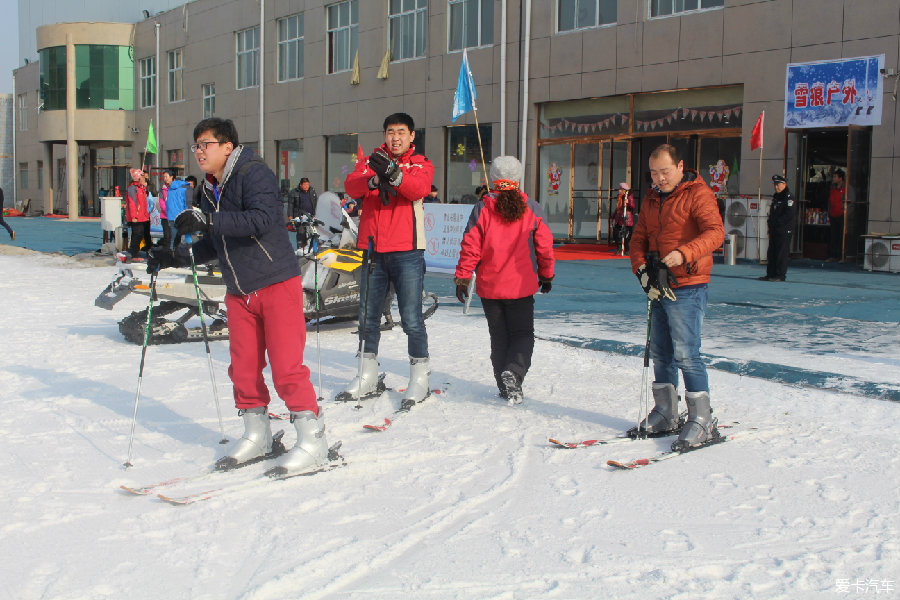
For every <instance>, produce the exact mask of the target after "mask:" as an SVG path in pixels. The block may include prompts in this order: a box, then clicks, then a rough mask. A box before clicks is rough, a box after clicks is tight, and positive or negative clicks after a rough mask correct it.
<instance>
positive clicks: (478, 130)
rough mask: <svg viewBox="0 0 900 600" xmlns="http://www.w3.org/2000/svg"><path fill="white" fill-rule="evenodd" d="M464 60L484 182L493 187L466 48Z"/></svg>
mask: <svg viewBox="0 0 900 600" xmlns="http://www.w3.org/2000/svg"><path fill="white" fill-rule="evenodd" d="M463 60H464V61H465V65H466V83H467V85H468V86H469V95H470V96H471V97H472V114H473V115H474V116H475V133H476V134H477V135H478V151H479V152H480V153H481V170H482V171H483V172H484V184H485V185H486V186H487V187H488V189H490V188H491V181H490V179H488V174H487V165H486V164H485V162H484V145H483V144H482V142H481V127H480V126H479V125H478V107H477V106H475V80H474V79H473V78H472V68H471V67H470V66H469V56H468V54H467V53H466V48H463Z"/></svg>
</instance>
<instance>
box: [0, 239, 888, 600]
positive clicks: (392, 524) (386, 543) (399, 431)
mask: <svg viewBox="0 0 900 600" xmlns="http://www.w3.org/2000/svg"><path fill="white" fill-rule="evenodd" d="M14 252H15V249H10V250H6V251H5V253H0V273H2V274H3V277H2V278H0V302H2V306H3V310H2V314H0V331H2V335H3V340H4V343H3V351H2V352H0V389H2V394H0V415H2V420H0V440H2V442H0V448H2V452H0V472H2V473H3V482H2V483H0V510H2V515H3V519H2V521H0V556H2V557H3V560H2V561H0V581H2V582H3V585H2V586H0V598H11V599H17V600H18V599H28V600H30V599H38V598H41V599H43V598H53V599H66V600H68V599H85V598H90V599H107V598H109V599H113V598H116V599H118V598H125V597H127V598H130V599H143V598H147V599H156V598H167V599H182V598H183V599H217V600H220V599H236V598H246V599H253V600H260V599H268V598H273V599H274V598H329V599H330V598H335V599H351V598H366V599H370V598H375V599H382V598H383V599H395V598H417V599H419V598H420V599H445V598H464V599H470V598H472V599H475V598H477V599H519V598H563V599H581V598H642V599H644V598H676V599H682V598H683V599H688V598H690V599H694V598H830V597H861V596H863V595H866V596H867V597H868V596H877V597H885V598H891V597H898V596H900V591H898V590H900V542H898V529H900V527H898V525H900V517H898V515H900V486H898V481H900V441H898V440H900V419H898V410H900V405H898V404H897V403H896V402H891V401H885V400H880V399H875V398H872V397H867V396H863V395H853V394H848V393H837V392H832V391H822V390H818V389H813V388H810V387H797V386H787V385H782V384H778V383H773V382H771V381H767V380H765V379H758V378H751V377H742V376H740V375H736V374H731V373H728V372H724V371H722V370H711V371H710V378H711V387H712V395H713V403H714V407H715V408H716V414H717V415H718V416H719V419H720V421H722V422H733V421H737V422H739V423H740V425H737V426H735V428H734V429H733V430H732V433H733V435H735V438H734V439H733V440H731V441H729V442H727V443H725V444H721V445H718V446H715V447H711V448H708V449H704V450H702V451H699V452H696V453H692V454H688V455H685V456H681V457H678V458H676V459H674V460H671V461H667V462H663V463H660V464H657V465H653V466H651V467H648V468H646V469H640V470H637V471H633V472H624V471H613V470H611V469H610V468H609V467H607V466H606V461H607V460H608V459H613V458H614V459H631V458H636V457H640V456H652V455H653V454H655V453H657V452H660V451H662V450H664V449H666V447H667V445H668V443H669V442H670V441H671V440H645V441H638V442H629V443H626V444H618V445H612V446H600V447H592V448H585V449H579V450H558V449H555V448H552V447H550V446H549V445H548V443H547V438H548V437H558V438H562V439H565V440H573V441H574V440H581V439H589V438H604V437H611V436H615V435H616V434H617V433H619V432H621V431H622V430H623V429H625V428H627V427H629V426H630V425H631V424H632V422H633V420H634V418H635V417H636V414H637V404H638V398H639V390H640V382H641V371H642V369H641V362H640V359H639V358H636V357H635V356H628V355H622V354H616V353H607V352H600V351H596V350H591V349H587V348H579V347H575V346H573V345H570V344H568V343H567V344H563V343H560V342H559V341H548V340H547V339H540V340H538V342H537V345H536V348H535V360H534V365H533V367H532V371H531V373H530V374H529V377H528V379H527V380H526V382H525V394H526V401H525V403H524V404H523V405H521V406H519V407H515V408H513V407H509V406H507V405H505V404H504V403H503V402H501V401H500V400H499V399H498V398H497V397H496V395H495V389H494V387H493V381H492V377H491V374H490V367H489V360H488V336H487V330H486V326H485V322H484V318H483V317H482V316H481V315H480V314H479V311H478V310H475V311H474V314H470V315H463V314H462V310H461V306H460V305H459V304H458V303H456V302H455V300H453V301H451V300H452V299H451V298H450V297H446V298H443V300H444V303H443V304H442V306H441V308H440V309H439V310H438V312H437V313H436V314H435V316H434V317H432V318H431V319H430V320H429V321H428V331H429V336H430V347H431V353H432V367H433V375H432V383H433V385H434V386H442V387H446V392H445V393H444V394H441V395H439V396H436V397H434V398H432V399H430V400H428V401H427V402H426V403H423V404H422V405H421V406H419V407H417V408H416V409H415V411H414V412H413V413H410V414H409V415H408V416H407V417H406V418H403V419H400V420H398V421H397V423H396V424H395V426H394V427H393V428H391V429H389V430H388V431H387V432H384V433H373V432H368V431H365V430H363V428H362V427H361V425H363V424H366V423H377V422H380V421H381V419H382V417H383V416H385V415H386V414H388V413H389V412H390V411H391V410H392V408H393V407H394V406H395V405H396V404H397V402H398V400H399V396H398V395H397V394H396V393H389V394H387V395H385V396H383V397H382V398H381V399H379V400H378V401H374V402H372V401H370V402H369V403H367V404H366V406H365V407H364V409H363V410H361V411H357V410H354V409H353V407H352V405H343V404H342V405H337V404H334V403H332V402H327V403H325V404H324V405H323V407H324V410H325V414H326V418H327V426H328V431H327V433H328V438H329V441H331V442H334V441H337V440H342V442H343V454H344V456H345V457H346V459H347V461H348V465H347V466H346V467H345V468H342V469H338V470H335V471H331V472H328V473H324V474H320V475H316V476H314V477H311V478H296V479H292V480H288V481H284V482H266V483H264V484H262V485H259V486H256V487H253V488H249V489H244V490H242V491H235V492H233V493H231V494H225V495H222V496H220V497H217V498H214V499H211V500H208V501H206V502H201V503H198V504H194V505H190V506H183V507H175V506H171V505H169V504H166V503H164V502H162V501H159V500H157V499H156V498H155V497H150V496H148V497H136V496H131V495H127V494H125V493H123V492H121V491H120V490H119V486H120V485H122V484H144V483H149V482H153V481H157V480H161V479H165V478H168V477H172V476H178V475H184V474H189V473H193V472H197V471H200V470H202V469H204V468H206V467H208V466H209V465H211V464H212V462H213V461H214V460H215V459H216V458H217V457H218V456H220V455H221V453H222V447H221V446H220V445H219V444H218V441H219V439H220V437H221V436H220V434H219V427H218V419H217V417H216V409H215V405H214V402H213V396H212V392H211V387H210V378H209V374H208V370H207V362H206V355H205V351H204V347H203V344H202V343H199V344H198V343H194V344H180V345H175V346H164V347H160V346H153V347H150V348H149V350H148V352H147V359H146V367H145V372H144V377H143V388H142V395H141V402H140V406H139V410H138V418H137V422H138V425H137V429H136V434H135V443H134V457H133V463H134V466H133V467H132V468H130V469H128V470H127V471H126V470H124V469H123V467H122V463H123V462H124V461H125V458H126V455H127V450H128V441H129V432H130V425H131V417H132V410H133V407H134V399H135V390H136V384H137V372H138V364H139V360H140V347H138V346H135V345H132V344H129V343H127V342H125V341H124V339H123V338H122V337H121V335H120V334H119V332H118V329H117V322H118V320H120V319H121V318H123V317H124V316H126V315H127V314H129V313H130V312H131V311H133V310H140V309H143V308H144V307H145V306H146V297H145V296H139V295H135V294H133V295H131V296H129V297H128V298H126V299H125V300H124V301H122V303H120V304H119V305H118V306H116V308H115V310H114V311H112V312H107V311H104V310H101V309H99V308H95V307H94V306H93V300H94V298H95V297H96V295H97V294H98V293H99V291H100V290H101V289H102V288H103V287H104V286H105V285H106V284H107V283H108V282H109V279H110V278H111V276H112V273H113V269H112V268H111V267H108V266H107V267H103V268H101V267H97V266H96V265H95V263H93V262H84V261H79V260H76V259H74V258H68V257H61V256H48V255H39V254H32V253H30V252H27V251H24V250H23V251H19V252H18V253H14ZM449 290H450V286H449V285H448V287H447V289H445V290H438V292H439V293H441V294H448V293H449ZM557 291H558V292H560V293H564V290H563V289H560V290H557V289H556V288H554V293H556V292H557ZM542 302H543V300H542ZM637 302H638V303H639V302H640V301H639V300H637ZM542 306H543V307H544V308H545V309H546V308H547V305H545V304H544V305H542ZM711 312H713V311H711ZM635 313H636V314H637V315H639V314H640V307H639V306H638V308H637V310H636V311H635ZM542 314H544V315H545V316H544V318H543V319H542V320H541V321H540V322H539V324H538V330H539V332H540V333H541V336H542V337H543V338H551V337H554V336H555V337H558V338H563V337H566V336H570V337H574V336H579V337H580V339H582V340H584V339H588V338H590V337H591V336H592V335H594V334H596V335H597V336H598V337H601V338H605V339H606V338H610V339H614V336H615V335H616V334H615V331H620V332H621V334H620V336H621V337H620V339H619V341H621V342H623V343H629V344H640V339H641V332H640V330H639V329H638V331H637V332H636V331H635V330H634V329H633V328H622V327H616V328H612V327H603V326H602V322H603V317H602V316H601V315H598V318H597V322H596V323H590V322H582V323H580V324H579V323H573V321H572V319H571V318H570V317H560V318H558V319H556V320H554V318H553V317H552V316H546V313H542ZM635 319H636V320H635V323H639V322H640V320H641V319H640V317H639V316H638V317H635ZM597 323H600V325H598V324H597ZM591 327H594V328H599V329H594V330H591ZM707 327H708V329H707V335H706V336H705V339H704V342H705V346H704V347H705V349H706V351H708V352H710V353H711V354H716V355H719V356H723V357H725V358H727V359H732V360H741V359H742V358H747V357H754V356H756V357H757V358H758V355H757V354H756V353H755V351H754V350H753V349H752V348H750V345H751V344H750V342H749V341H746V342H745V343H740V342H735V341H734V339H737V338H739V336H738V335H737V333H736V331H735V330H734V328H732V329H727V328H724V327H723V326H722V324H721V323H719V324H717V323H716V321H715V318H714V316H713V315H710V317H709V319H708V321H707ZM735 327H737V326H735ZM806 327H807V324H803V323H798V324H797V326H796V328H794V329H793V330H788V331H780V330H779V334H778V335H780V336H782V337H784V338H786V339H787V340H789V339H790V338H793V339H794V340H796V341H798V343H797V344H796V345H795V346H794V347H793V349H791V348H788V347H787V346H788V344H787V343H786V342H785V343H783V344H779V343H778V341H777V340H773V342H772V343H771V344H769V345H767V346H765V352H766V356H765V360H767V361H768V362H771V363H782V364H791V363H796V364H804V365H805V366H806V367H807V368H819V369H824V368H825V367H828V369H830V370H834V371H835V372H837V373H841V372H842V371H841V370H840V368H839V365H840V364H841V360H840V359H841V357H840V356H837V357H836V356H834V355H833V354H832V355H830V356H828V357H825V358H821V357H820V356H816V352H814V351H813V349H810V348H808V347H806V345H805V344H803V343H799V342H800V340H802V339H803V338H804V331H805V328H806ZM859 327H869V325H865V324H859ZM871 327H872V331H873V335H883V336H887V337H886V338H885V340H884V342H885V344H887V345H888V346H890V347H894V346H896V344H897V337H898V334H897V330H896V329H894V330H893V331H892V330H891V329H890V327H895V326H893V325H885V324H884V323H881V324H878V325H872V326H871ZM352 329H353V328H352V327H351V326H348V325H340V326H339V325H326V326H323V327H322V328H321V333H320V342H321V363H322V384H323V390H322V392H323V395H324V396H325V397H326V398H331V397H333V396H334V394H335V393H336V392H338V391H339V390H340V386H341V385H342V384H344V383H345V382H346V381H347V380H348V379H349V378H350V377H352V374H353V373H354V370H355V360H354V357H353V356H354V351H355V347H356V340H355V337H354V336H353V335H351V331H352ZM850 335H851V336H856V335H859V336H860V337H861V338H862V337H864V336H865V335H868V333H866V332H862V333H859V334H857V333H853V334H850ZM729 336H731V337H729ZM756 346H757V347H759V346H760V344H758V343H757V344H756ZM405 348H406V344H405V337H404V335H403V334H402V332H401V331H399V330H398V331H393V332H388V333H386V334H385V335H384V336H383V339H382V351H381V357H382V369H383V370H385V371H386V372H387V374H388V375H387V383H388V385H390V386H393V387H400V386H402V385H404V384H405V381H406V379H405V378H406V373H407V369H408V365H407V361H406V359H405ZM852 354H853V360H854V361H856V362H857V363H865V362H867V356H868V357H869V358H870V359H871V360H869V361H868V362H871V363H873V364H878V365H881V366H880V367H879V368H878V369H874V367H873V369H874V370H873V371H871V372H869V373H863V374H862V375H860V373H858V372H857V373H856V374H857V376H862V377H865V378H868V377H869V376H870V375H871V376H872V377H873V378H875V379H876V380H877V381H880V382H882V383H886V384H888V385H893V386H896V385H898V384H900V373H898V370H897V369H896V362H893V363H891V362H890V361H891V359H893V360H894V361H896V356H897V355H896V354H894V355H893V357H890V356H889V354H884V355H882V354H879V353H877V352H873V353H872V354H870V355H869V354H867V353H866V352H865V351H864V350H862V349H859V350H853V352H852ZM212 356H213V360H214V366H215V371H216V379H217V381H218V383H219V392H220V398H221V400H222V404H223V412H224V415H225V427H226V432H227V434H228V435H229V437H233V436H235V435H239V434H240V431H241V426H240V421H239V419H238V417H237V415H236V412H235V411H234V409H233V408H232V407H231V402H230V397H231V395H230V383H229V381H228V377H227V365H228V352H227V343H225V342H216V343H213V345H212ZM804 356H806V357H807V358H806V361H805V362H804V360H803V357H804ZM826 358H827V360H828V361H829V363H828V364H827V365H823V364H822V363H821V361H823V360H825V359H826ZM307 363H308V364H309V365H310V367H311V368H312V369H313V373H314V377H313V383H314V384H317V383H318V382H317V377H316V375H315V373H316V372H317V370H318V366H317V361H316V337H315V332H314V330H311V331H310V335H309V338H308V343H307ZM810 363H813V364H810ZM272 408H273V410H275V411H282V410H283V405H282V404H281V402H280V400H277V399H276V400H274V401H273V404H272ZM273 424H274V426H275V428H276V429H277V428H278V427H279V422H273ZM284 425H285V426H286V428H289V425H288V424H286V423H285V424H284ZM287 437H288V440H289V441H292V439H293V432H292V431H288V433H287ZM262 470H263V467H262V465H256V466H254V467H248V468H247V469H246V470H245V471H246V472H241V471H239V472H235V473H232V474H228V475H225V476H224V477H223V478H221V479H220V480H218V481H226V482H235V481H243V480H246V479H249V478H251V477H253V476H256V475H258V474H259V473H260V472H261V471H262ZM209 486H210V482H209V481H206V482H203V483H202V484H196V485H194V486H193V488H191V487H183V488H178V489H177V491H178V492H188V491H191V490H192V489H198V488H204V487H209Z"/></svg>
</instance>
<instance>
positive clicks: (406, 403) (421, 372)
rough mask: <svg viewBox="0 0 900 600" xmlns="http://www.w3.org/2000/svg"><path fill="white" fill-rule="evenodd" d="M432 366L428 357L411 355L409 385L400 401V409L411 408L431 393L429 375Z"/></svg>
mask: <svg viewBox="0 0 900 600" xmlns="http://www.w3.org/2000/svg"><path fill="white" fill-rule="evenodd" d="M429 375H431V368H430V367H429V366H428V357H427V356H426V357H425V358H413V357H412V356H410V357H409V385H407V386H406V392H404V394H403V400H401V401H400V410H409V409H410V408H412V406H413V405H414V404H415V403H416V402H421V401H422V400H424V399H425V398H427V397H428V395H429V394H430V393H431V388H429V387H428V376H429Z"/></svg>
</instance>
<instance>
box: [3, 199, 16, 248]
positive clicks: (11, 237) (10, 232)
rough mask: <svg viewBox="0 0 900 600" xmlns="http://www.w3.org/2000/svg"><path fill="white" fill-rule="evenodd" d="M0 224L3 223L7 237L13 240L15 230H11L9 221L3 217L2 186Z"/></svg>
mask: <svg viewBox="0 0 900 600" xmlns="http://www.w3.org/2000/svg"><path fill="white" fill-rule="evenodd" d="M0 225H3V227H4V228H6V231H7V232H8V233H9V239H11V240H13V241H15V239H16V232H15V231H13V228H12V227H10V226H9V223H7V222H6V219H4V218H3V188H0Z"/></svg>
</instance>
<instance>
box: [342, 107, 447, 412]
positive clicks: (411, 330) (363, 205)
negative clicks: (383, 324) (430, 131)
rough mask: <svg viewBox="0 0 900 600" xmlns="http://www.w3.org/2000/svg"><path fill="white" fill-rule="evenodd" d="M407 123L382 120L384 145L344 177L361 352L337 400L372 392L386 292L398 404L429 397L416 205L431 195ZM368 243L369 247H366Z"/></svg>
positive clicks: (404, 117)
mask: <svg viewBox="0 0 900 600" xmlns="http://www.w3.org/2000/svg"><path fill="white" fill-rule="evenodd" d="M415 138H416V131H415V124H414V122H413V119H412V117H410V116H409V115H408V114H406V113H394V114H392V115H390V116H388V117H387V118H386V119H385V120H384V143H383V144H382V145H381V146H379V147H378V148H376V149H375V150H374V151H373V152H372V154H370V155H369V156H367V157H363V156H360V157H359V159H358V160H357V163H356V169H355V170H354V171H353V173H351V174H350V175H348V176H347V180H346V181H345V182H344V190H345V191H346V193H347V195H349V196H350V197H351V198H357V199H359V200H360V211H361V217H360V221H359V237H358V241H357V245H358V247H359V248H363V249H364V250H365V254H364V260H363V263H364V264H365V265H366V266H367V269H368V270H369V274H365V273H364V274H363V276H362V282H361V285H360V298H361V299H362V300H363V301H362V302H360V311H359V335H360V346H361V348H360V351H361V352H362V356H361V358H360V360H361V365H362V367H361V369H360V372H359V374H358V375H357V376H356V377H355V378H354V379H353V381H351V382H350V384H349V385H348V386H347V389H346V390H345V391H344V392H342V393H341V394H339V395H338V398H339V399H342V400H349V399H351V398H356V397H361V398H364V397H370V396H372V395H374V394H376V393H378V380H379V378H378V342H379V341H380V339H381V330H380V328H379V323H380V320H381V312H382V310H381V309H382V307H383V306H384V302H385V299H386V297H387V294H388V291H389V289H390V287H391V286H392V285H393V287H394V290H395V291H396V292H397V304H398V306H399V309H400V320H401V322H402V325H403V331H404V332H405V333H406V336H407V347H408V350H409V363H410V376H409V385H408V386H407V388H406V392H405V394H404V396H403V402H402V405H401V406H411V405H412V404H413V403H415V402H421V401H422V400H424V399H425V397H426V396H427V395H428V392H429V389H430V388H429V381H428V376H429V374H430V369H429V366H428V334H427V332H426V331H425V319H424V318H423V316H422V292H423V290H424V287H425V226H424V215H425V211H424V208H423V207H422V200H423V198H424V197H425V196H427V195H428V193H429V192H430V191H431V183H432V179H433V177H434V167H433V166H432V164H431V161H429V160H428V159H427V158H425V157H424V156H422V155H416V154H413V152H415V146H414V145H413V141H414V140H415ZM370 242H371V248H370Z"/></svg>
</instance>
